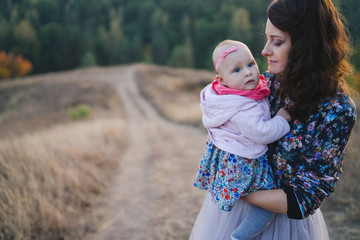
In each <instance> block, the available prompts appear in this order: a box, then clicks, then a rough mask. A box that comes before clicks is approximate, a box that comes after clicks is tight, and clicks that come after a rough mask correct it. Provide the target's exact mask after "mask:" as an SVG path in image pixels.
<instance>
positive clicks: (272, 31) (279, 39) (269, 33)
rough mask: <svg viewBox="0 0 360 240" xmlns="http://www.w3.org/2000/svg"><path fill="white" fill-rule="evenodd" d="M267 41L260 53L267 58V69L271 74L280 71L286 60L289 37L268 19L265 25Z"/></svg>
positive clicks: (283, 67)
mask: <svg viewBox="0 0 360 240" xmlns="http://www.w3.org/2000/svg"><path fill="white" fill-rule="evenodd" d="M265 34H266V38H267V42H266V44H265V47H264V49H263V50H262V55H263V56H265V57H267V58H268V64H269V67H268V70H269V72H271V73H273V74H279V73H282V72H283V71H284V69H285V66H286V64H287V61H288V56H289V51H290V48H291V37H290V35H289V34H288V33H287V32H283V31H281V30H279V29H278V28H276V27H275V26H274V25H273V24H272V23H271V22H270V20H269V19H268V20H267V22H266V27H265Z"/></svg>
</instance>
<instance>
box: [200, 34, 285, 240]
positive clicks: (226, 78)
mask: <svg viewBox="0 0 360 240" xmlns="http://www.w3.org/2000/svg"><path fill="white" fill-rule="evenodd" d="M213 62H214V67H215V72H216V77H215V79H214V81H213V82H212V84H209V85H208V86H206V87H205V88H204V89H203V90H202V91H201V96H200V97H201V105H200V106H201V110H202V112H203V118H202V121H203V125H204V127H205V128H207V130H208V135H209V136H208V138H207V141H206V146H205V149H204V153H203V156H202V158H201V161H200V166H199V171H198V174H197V176H196V180H195V183H194V185H195V186H196V187H198V188H200V189H203V190H207V191H208V192H209V193H210V194H211V196H212V199H213V201H214V202H215V203H216V204H217V205H218V206H219V207H220V209H222V210H224V211H231V208H232V207H233V206H234V204H235V203H236V201H238V200H239V199H241V198H243V197H245V196H246V195H248V194H249V193H251V192H253V191H256V190H259V189H274V188H276V184H275V180H274V177H273V173H272V170H271V167H270V165H269V163H268V160H267V155H266V151H267V144H269V143H272V142H274V141H276V140H278V139H279V138H281V137H283V136H284V135H285V134H286V133H288V132H289V131H290V127H289V124H288V121H290V120H291V117H290V115H289V113H288V112H287V111H286V110H285V109H280V110H279V111H278V113H277V114H276V116H275V117H273V118H271V117H270V110H269V103H268V100H267V97H268V96H269V94H270V90H269V88H268V86H267V83H266V80H265V79H264V77H263V76H261V75H260V73H259V69H258V66H257V64H256V62H255V60H254V58H253V56H252V54H251V52H250V50H249V48H248V47H247V46H246V45H245V44H243V43H241V42H238V41H233V40H225V41H223V42H221V43H219V44H218V45H217V47H216V48H215V50H214V52H213ZM274 215H275V213H273V212H270V211H267V210H265V209H262V208H258V207H255V206H252V207H251V210H250V212H249V214H248V215H247V217H246V218H245V220H244V221H243V222H241V223H240V225H239V226H238V227H237V228H236V229H235V230H234V231H233V233H232V236H231V238H232V239H242V240H243V239H250V238H252V237H254V236H255V235H257V234H259V233H261V232H262V231H263V230H264V229H265V228H266V227H267V226H268V225H269V224H270V223H271V221H272V219H273V218H274Z"/></svg>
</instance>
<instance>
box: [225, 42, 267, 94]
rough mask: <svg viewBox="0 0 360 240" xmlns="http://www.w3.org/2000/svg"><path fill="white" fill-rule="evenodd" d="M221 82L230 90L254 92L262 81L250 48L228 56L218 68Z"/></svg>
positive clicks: (241, 49)
mask: <svg viewBox="0 0 360 240" xmlns="http://www.w3.org/2000/svg"><path fill="white" fill-rule="evenodd" d="M218 75H219V76H220V79H218V80H219V82H220V83H221V84H222V85H224V86H227V87H228V88H232V89H238V90H252V89H254V88H255V87H256V86H257V85H258V83H259V80H260V72H259V68H258V66H257V64H256V62H255V60H254V58H253V56H252V54H251V52H250V50H249V49H248V48H240V49H238V50H237V51H235V52H232V53H230V54H228V55H227V56H226V58H225V59H224V60H223V61H222V62H221V63H220V65H219V68H218Z"/></svg>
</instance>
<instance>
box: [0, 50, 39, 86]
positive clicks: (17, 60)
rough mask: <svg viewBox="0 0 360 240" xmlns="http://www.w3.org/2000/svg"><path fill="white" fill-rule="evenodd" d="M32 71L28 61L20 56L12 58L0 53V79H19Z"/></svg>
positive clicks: (12, 56) (11, 55) (10, 55)
mask: <svg viewBox="0 0 360 240" xmlns="http://www.w3.org/2000/svg"><path fill="white" fill-rule="evenodd" d="M31 70H32V64H31V62H30V61H28V60H26V59H24V58H23V56H21V55H17V56H14V55H13V54H11V53H10V54H6V53H5V52H4V51H0V79H6V78H14V77H21V76H24V75H26V74H28V73H29V72H30V71H31Z"/></svg>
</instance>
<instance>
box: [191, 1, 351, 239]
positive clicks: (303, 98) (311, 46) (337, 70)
mask: <svg viewBox="0 0 360 240" xmlns="http://www.w3.org/2000/svg"><path fill="white" fill-rule="evenodd" d="M267 16H268V20H267V23H266V28H265V34H266V37H267V43H266V45H265V47H264V49H263V52H262V54H263V55H264V56H265V57H267V58H268V63H269V67H268V69H269V72H267V73H265V77H267V79H268V80H269V85H270V90H271V95H270V96H269V101H270V107H271V112H272V115H274V114H275V113H276V111H277V110H279V109H280V108H281V107H284V106H286V107H287V109H288V110H289V112H290V113H291V114H292V117H293V120H292V121H291V122H290V129H291V130H290V133H289V134H287V135H285V136H284V137H283V138H282V139H280V140H279V141H277V142H275V143H273V144H271V145H270V146H269V151H268V157H269V161H270V162H271V164H272V167H273V169H274V172H275V175H276V176H275V177H276V179H277V181H278V184H279V186H280V189H275V190H260V191H256V192H253V193H251V194H249V195H248V196H247V197H245V201H247V202H248V203H251V204H254V205H256V206H259V207H262V208H264V209H267V210H271V211H274V212H277V213H279V214H277V216H276V218H275V220H274V221H273V222H272V224H271V225H270V226H269V227H268V228H267V229H266V230H265V231H264V232H263V233H262V234H260V235H259V236H257V237H255V238H254V239H262V240H265V239H266V240H269V239H297V240H299V239H304V240H305V239H306V240H314V239H329V236H328V232H327V228H326V225H325V222H324V219H323V216H322V214H321V211H320V209H318V208H319V206H320V204H321V203H322V201H323V199H324V198H325V197H327V196H329V194H330V193H331V192H333V190H334V183H335V182H336V181H337V180H338V179H339V177H340V175H341V167H342V159H343V156H344V151H345V146H346V144H347V141H348V139H349V135H350V132H351V130H352V128H353V125H354V123H355V119H356V111H355V105H354V103H353V102H352V100H351V99H350V98H349V96H348V95H347V94H346V86H345V80H344V77H345V76H346V75H347V74H348V73H349V72H350V70H351V66H350V64H349V62H348V57H349V50H350V47H349V46H350V45H349V38H348V36H347V32H346V29H345V27H344V25H343V23H342V22H341V17H340V15H339V13H338V12H337V10H336V9H335V7H334V5H333V4H332V2H331V1H330V0H274V1H273V2H272V3H271V4H270V5H269V7H268V10H267ZM248 203H246V202H244V201H238V202H237V203H236V205H235V206H234V208H233V210H232V211H231V212H224V211H221V210H219V208H218V207H217V206H216V205H215V204H214V203H213V202H212V200H211V197H210V196H209V194H207V196H206V198H205V202H204V204H203V206H202V208H201V210H200V213H199V215H198V217H197V220H196V222H195V225H194V228H193V231H192V233H191V236H190V239H195V240H202V239H214V240H221V239H230V235H231V233H232V231H233V230H234V229H235V227H236V226H237V225H239V224H240V223H241V221H242V219H244V218H245V216H246V214H247V212H248V209H249V206H250V205H249V204H248Z"/></svg>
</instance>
